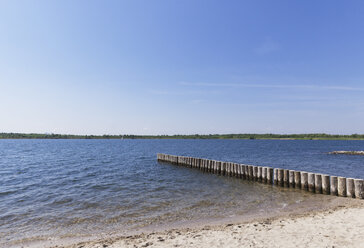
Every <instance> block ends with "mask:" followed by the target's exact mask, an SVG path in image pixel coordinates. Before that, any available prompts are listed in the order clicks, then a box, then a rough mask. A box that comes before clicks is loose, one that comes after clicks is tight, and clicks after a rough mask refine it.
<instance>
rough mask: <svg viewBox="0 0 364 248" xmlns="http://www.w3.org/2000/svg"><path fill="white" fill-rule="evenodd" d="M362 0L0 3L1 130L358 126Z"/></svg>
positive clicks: (353, 129) (356, 129) (363, 74)
mask: <svg viewBox="0 0 364 248" xmlns="http://www.w3.org/2000/svg"><path fill="white" fill-rule="evenodd" d="M363 13H364V2H363V1H292V0H287V1H279V0H277V1H269V0H267V1H260V0H259V1H256V0H255V1H212V0H206V1H200V0H191V1H187V0H185V1H174V0H168V1H167V0H166V1H157V0H155V1H138V0H135V1H70V0H64V1H14V0H11V1H10V0H9V1H6V0H5V1H4V0H3V1H0V113H1V119H0V132H27V133H28V132H37V133H45V132H52V133H70V134H125V133H127V134H194V133H201V134H208V133H312V132H326V133H340V134H350V133H364V125H363V124H364V45H363V44H364V15H363Z"/></svg>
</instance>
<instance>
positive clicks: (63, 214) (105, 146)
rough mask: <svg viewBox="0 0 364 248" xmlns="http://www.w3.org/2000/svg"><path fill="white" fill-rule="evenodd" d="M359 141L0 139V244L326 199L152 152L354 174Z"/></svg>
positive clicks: (243, 215)
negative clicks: (173, 161) (167, 159)
mask: <svg viewBox="0 0 364 248" xmlns="http://www.w3.org/2000/svg"><path fill="white" fill-rule="evenodd" d="M334 150H364V141H309V140H298V141H295V140H0V182H1V184H0V240H1V241H0V247H9V246H15V247H16V246H19V245H20V244H22V245H24V244H25V246H26V244H27V242H28V244H29V245H31V244H34V243H36V244H37V245H41V244H50V243H52V242H54V243H55V244H57V243H58V244H59V243H62V240H66V239H71V240H74V239H83V238H90V237H91V236H93V237H98V236H103V235H112V234H115V235H127V234H132V233H137V232H141V231H144V230H158V229H160V228H162V229H164V228H168V227H173V228H175V227H178V226H189V225H191V224H201V223H202V224H203V223H207V224H208V223H214V222H216V223H217V222H219V221H221V220H231V221H233V220H236V219H239V220H244V219H246V220H248V219H249V218H255V217H256V216H274V215H275V214H279V213H281V212H282V211H292V210H293V209H300V208H301V209H302V211H304V210H310V209H320V208H321V207H322V206H323V203H324V202H325V201H331V199H333V198H335V197H330V196H323V195H315V194H310V193H306V192H302V191H297V190H292V189H289V190H287V189H281V188H278V187H272V186H269V185H264V184H259V183H252V182H248V181H244V180H241V179H237V178H231V177H223V176H218V175H214V174H208V173H202V172H201V171H199V170H196V169H190V168H184V167H180V166H176V165H171V164H166V163H158V162H157V161H156V153H158V152H161V153H168V154H175V155H185V156H194V157H203V158H210V159H216V160H222V161H231V162H238V163H245V164H254V165H261V166H272V167H280V168H287V169H297V170H301V171H310V172H311V171H312V172H320V173H326V174H331V175H340V176H347V177H355V178H364V157H362V156H359V157H356V156H350V155H329V154H327V153H328V152H330V151H334Z"/></svg>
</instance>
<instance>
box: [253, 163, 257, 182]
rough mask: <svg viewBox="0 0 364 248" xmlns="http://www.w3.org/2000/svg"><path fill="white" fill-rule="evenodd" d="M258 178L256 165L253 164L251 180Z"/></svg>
mask: <svg viewBox="0 0 364 248" xmlns="http://www.w3.org/2000/svg"><path fill="white" fill-rule="evenodd" d="M257 178H258V167H257V166H253V181H256V180H257Z"/></svg>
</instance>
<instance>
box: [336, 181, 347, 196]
mask: <svg viewBox="0 0 364 248" xmlns="http://www.w3.org/2000/svg"><path fill="white" fill-rule="evenodd" d="M337 194H338V195H339V196H343V197H345V196H346V178H345V177H338V178H337Z"/></svg>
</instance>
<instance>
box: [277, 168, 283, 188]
mask: <svg viewBox="0 0 364 248" xmlns="http://www.w3.org/2000/svg"><path fill="white" fill-rule="evenodd" d="M283 179H284V170H283V169H281V168H278V178H277V180H278V185H279V186H281V187H283V186H284V182H283Z"/></svg>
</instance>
